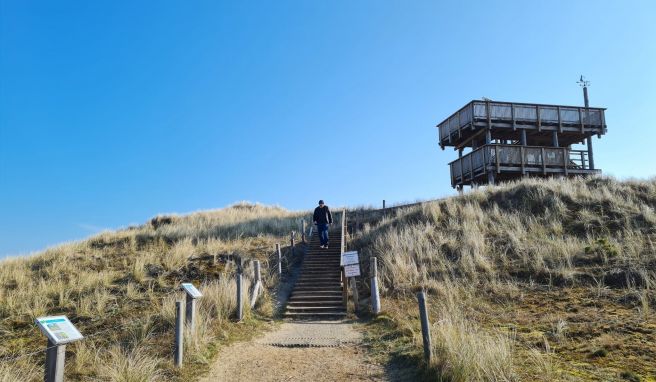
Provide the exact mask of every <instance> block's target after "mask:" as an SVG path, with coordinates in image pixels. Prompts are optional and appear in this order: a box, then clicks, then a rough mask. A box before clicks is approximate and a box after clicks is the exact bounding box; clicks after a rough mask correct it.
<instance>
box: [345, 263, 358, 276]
mask: <svg viewBox="0 0 656 382" xmlns="http://www.w3.org/2000/svg"><path fill="white" fill-rule="evenodd" d="M344 275H345V276H346V277H356V276H360V264H349V265H345V266H344Z"/></svg>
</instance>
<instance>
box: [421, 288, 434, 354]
mask: <svg viewBox="0 0 656 382" xmlns="http://www.w3.org/2000/svg"><path fill="white" fill-rule="evenodd" d="M417 300H419V318H420V319H421V336H422V338H423V340H424V360H425V361H426V363H430V360H431V357H432V355H433V349H432V347H431V346H432V345H431V335H430V324H429V322H428V309H427V307H426V293H425V292H424V291H421V292H418V293H417Z"/></svg>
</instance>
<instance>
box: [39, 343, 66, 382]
mask: <svg viewBox="0 0 656 382" xmlns="http://www.w3.org/2000/svg"><path fill="white" fill-rule="evenodd" d="M65 360H66V345H59V346H57V345H55V343H54V342H52V341H50V339H48V344H47V347H46V369H45V376H44V381H45V382H64V362H65Z"/></svg>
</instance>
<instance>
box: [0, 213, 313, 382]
mask: <svg viewBox="0 0 656 382" xmlns="http://www.w3.org/2000/svg"><path fill="white" fill-rule="evenodd" d="M303 216H304V214H303V213H295V212H289V211H286V210H284V209H281V208H278V207H266V206H261V205H251V204H246V203H241V204H238V205H235V206H232V207H229V208H225V209H221V210H215V211H208V212H199V213H194V214H191V215H188V216H168V217H162V216H160V217H157V218H155V219H153V220H152V221H151V222H149V223H147V224H145V225H142V226H139V227H131V228H129V229H125V230H121V231H117V232H104V233H102V234H100V235H97V236H94V237H91V238H90V239H88V240H85V241H81V242H75V243H70V244H66V245H62V246H58V247H55V248H51V249H48V250H46V251H44V252H43V253H41V254H38V255H35V256H32V257H28V258H18V259H8V260H4V261H2V262H0V339H2V341H0V376H1V377H0V381H14V380H20V381H32V380H35V381H36V380H40V379H41V378H42V367H43V362H44V357H43V354H42V353H39V354H36V355H34V356H32V357H26V358H23V359H20V360H19V362H10V361H7V360H11V359H13V358H14V357H16V356H20V355H21V354H25V353H28V352H32V351H37V350H41V349H42V348H43V344H44V341H45V340H44V338H43V336H42V335H41V334H40V333H38V330H37V329H36V328H35V327H34V325H33V321H34V318H35V317H38V316H43V315H54V314H65V315H67V316H68V317H69V318H71V320H72V321H73V322H74V323H75V324H76V325H77V326H78V328H79V329H80V330H81V332H82V333H83V334H85V335H90V334H94V333H98V332H103V334H101V335H98V336H89V337H87V338H86V339H85V340H84V341H82V342H80V343H77V344H73V345H70V346H69V348H68V349H67V350H69V351H70V352H72V353H73V355H72V357H71V358H72V359H71V360H69V361H67V365H68V367H67V370H66V378H67V380H70V381H76V380H106V381H153V380H167V381H168V380H187V379H188V378H189V375H192V374H194V373H195V372H196V370H200V369H202V367H203V365H205V364H207V362H208V360H209V359H210V358H211V357H212V356H213V354H214V352H215V349H216V347H217V346H220V345H221V343H223V342H224V341H226V340H227V339H229V338H231V336H232V335H231V333H232V332H233V331H236V332H240V331H241V330H242V329H239V328H237V325H234V323H233V320H232V318H233V316H234V311H235V308H236V297H235V293H236V290H235V288H236V287H235V282H234V272H235V267H234V265H233V264H232V261H231V260H229V259H230V256H233V255H240V256H242V257H243V258H245V260H246V264H247V267H246V269H245V272H246V274H245V275H246V277H245V288H244V289H245V293H247V291H248V289H249V288H250V282H251V280H250V278H251V277H252V276H251V273H252V268H251V266H250V261H249V259H255V258H257V259H260V260H264V261H265V262H264V264H266V260H268V256H269V255H271V254H272V253H273V250H274V243H276V242H281V243H286V242H287V237H288V235H289V231H291V230H292V229H294V230H298V228H299V227H300V219H301V218H302V217H303ZM284 245H285V244H283V246H284ZM215 258H216V259H218V261H215V260H214V259H215ZM265 269H266V268H265ZM263 277H264V278H265V280H264V281H265V285H268V286H269V287H274V286H275V285H273V284H272V283H274V282H275V280H276V279H275V278H271V279H269V278H268V277H269V273H268V272H263ZM189 281H191V282H194V283H195V284H196V285H197V286H199V287H200V289H201V291H203V292H204V295H205V296H204V297H203V298H202V299H201V300H200V301H199V308H198V311H199V318H198V321H197V326H196V330H195V331H194V333H188V337H187V338H188V339H189V341H188V342H187V355H188V358H187V361H186V362H187V363H186V364H187V367H186V368H185V369H183V370H182V371H177V370H175V369H174V368H173V366H172V360H171V351H170V348H171V346H172V342H173V334H172V331H173V326H174V321H175V312H174V303H175V300H176V299H181V298H182V292H180V291H179V285H180V283H181V282H189ZM244 301H247V299H245V300H244ZM245 312H246V320H247V321H248V322H247V323H246V325H242V326H244V327H248V328H251V330H252V328H254V327H256V326H257V319H256V317H257V316H256V315H254V314H251V312H250V309H249V308H248V307H247V304H245ZM268 313H269V314H270V313H271V311H270V310H269V311H268ZM257 314H258V315H262V314H267V312H266V311H258V312H257ZM187 369H188V370H187ZM188 371H189V372H188ZM2 378H4V379H2Z"/></svg>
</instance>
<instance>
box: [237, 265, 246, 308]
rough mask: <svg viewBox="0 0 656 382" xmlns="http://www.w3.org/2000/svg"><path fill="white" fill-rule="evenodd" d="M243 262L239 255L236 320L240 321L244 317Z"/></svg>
mask: <svg viewBox="0 0 656 382" xmlns="http://www.w3.org/2000/svg"><path fill="white" fill-rule="evenodd" d="M243 271H244V270H243V262H242V259H241V257H238V258H237V321H241V320H242V319H243V318H244V302H243V297H244V293H243V288H244V279H243V276H244V275H243Z"/></svg>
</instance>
